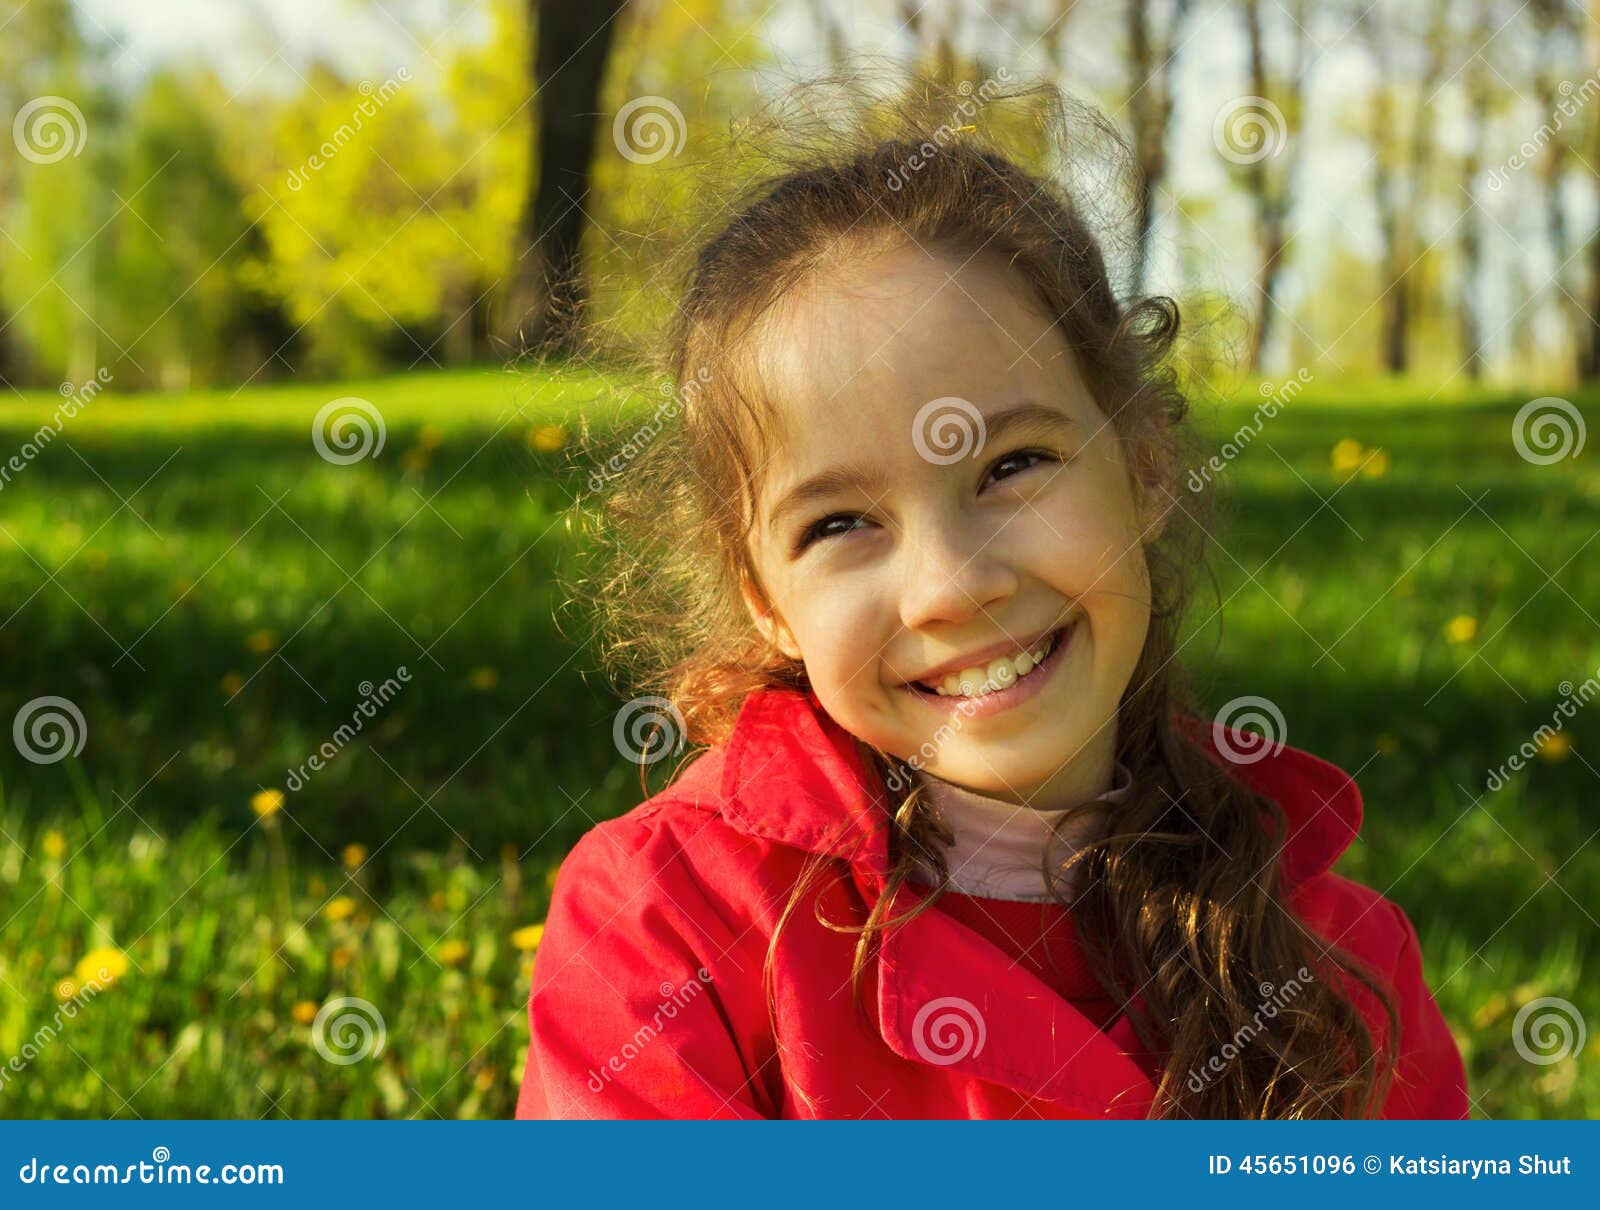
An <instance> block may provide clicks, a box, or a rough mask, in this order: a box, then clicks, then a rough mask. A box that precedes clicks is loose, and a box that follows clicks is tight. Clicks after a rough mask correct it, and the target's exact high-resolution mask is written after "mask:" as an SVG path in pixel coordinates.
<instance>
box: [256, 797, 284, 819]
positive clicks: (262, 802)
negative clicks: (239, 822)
mask: <svg viewBox="0 0 1600 1210" xmlns="http://www.w3.org/2000/svg"><path fill="white" fill-rule="evenodd" d="M250 809H251V810H252V811H254V812H255V813H256V814H257V815H259V816H261V817H262V818H263V819H265V818H266V817H267V816H269V815H276V814H277V813H278V812H279V811H281V810H283V791H282V790H257V791H256V792H255V793H254V794H252V795H251V796H250Z"/></svg>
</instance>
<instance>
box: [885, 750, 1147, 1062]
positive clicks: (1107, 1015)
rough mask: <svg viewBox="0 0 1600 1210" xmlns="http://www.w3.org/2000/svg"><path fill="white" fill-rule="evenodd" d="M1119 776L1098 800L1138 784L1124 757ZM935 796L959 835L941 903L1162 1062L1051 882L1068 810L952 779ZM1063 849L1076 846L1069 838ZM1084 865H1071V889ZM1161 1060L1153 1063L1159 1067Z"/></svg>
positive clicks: (929, 874)
mask: <svg viewBox="0 0 1600 1210" xmlns="http://www.w3.org/2000/svg"><path fill="white" fill-rule="evenodd" d="M1114 777H1115V784H1114V785H1113V787H1112V788H1111V789H1110V790H1108V791H1107V792H1106V793H1104V794H1102V795H1100V796H1099V799H1098V800H1097V801H1105V802H1121V801H1123V800H1124V799H1126V798H1127V797H1128V795H1129V793H1130V792H1131V791H1132V789H1133V777H1132V774H1131V773H1130V772H1129V770H1128V768H1127V766H1125V765H1124V764H1122V762H1121V761H1118V762H1117V763H1116V768H1115V773H1114ZM927 784H928V787H929V799H930V801H932V802H933V803H934V804H935V805H936V806H937V807H938V810H939V818H940V819H941V820H942V821H943V823H944V825H945V826H946V827H947V828H949V829H950V831H951V832H952V833H953V834H954V836H955V843H954V844H952V845H951V846H950V847H949V848H948V849H947V850H946V853H947V857H948V860H949V863H950V889H949V890H948V891H946V892H945V893H944V894H943V895H941V896H940V897H939V902H938V905H937V908H936V909H935V910H939V911H943V912H944V913H945V914H946V915H949V916H952V917H954V918H955V919H956V920H958V921H959V922H960V923H962V924H964V925H965V926H966V927H967V928H969V929H971V930H972V931H973V932H975V933H977V934H978V935H979V936H980V937H984V938H986V939H987V940H988V941H990V942H991V943H992V944H993V945H995V946H997V947H998V948H999V949H1000V950H1001V951H1002V952H1003V953H1005V954H1008V955H1009V956H1010V957H1011V959H1012V961H1013V962H1015V963H1016V964H1017V965H1019V966H1021V967H1023V968H1024V969H1026V970H1028V971H1030V972H1032V973H1033V974H1034V975H1036V976H1037V977H1038V978H1039V979H1040V980H1041V981H1043V982H1044V983H1045V984H1046V985H1048V986H1049V987H1050V988H1051V989H1052V990H1054V991H1055V992H1056V994H1057V995H1060V996H1062V997H1063V998H1065V999H1067V1000H1069V1001H1071V1002H1072V1004H1073V1006H1074V1007H1075V1008H1077V1009H1078V1011H1079V1012H1081V1013H1083V1014H1084V1016H1086V1017H1088V1018H1089V1019H1090V1020H1091V1021H1093V1022H1094V1023H1095V1024H1096V1025H1097V1026H1099V1027H1100V1028H1101V1029H1103V1030H1106V1031H1107V1032H1108V1033H1109V1034H1110V1035H1111V1036H1113V1037H1115V1038H1117V1040H1118V1041H1119V1042H1121V1043H1122V1044H1123V1045H1124V1046H1125V1047H1126V1048H1127V1050H1128V1053H1130V1054H1134V1055H1136V1056H1139V1057H1140V1059H1141V1061H1147V1062H1149V1063H1151V1064H1153V1065H1154V1064H1156V1062H1157V1060H1156V1058H1155V1057H1154V1056H1150V1055H1145V1054H1144V1052H1143V1050H1142V1048H1141V1046H1140V1043H1139V1041H1138V1038H1137V1037H1136V1035H1135V1034H1134V1031H1133V1028H1132V1026H1131V1024H1130V1023H1129V1022H1128V1020H1127V1018H1126V1017H1124V1016H1123V1015H1122V1006H1121V1005H1120V1004H1118V1003H1117V1002H1116V1001H1115V1000H1113V999H1112V998H1111V997H1110V996H1108V995H1107V994H1106V990H1105V988H1104V987H1103V986H1102V985H1101V983H1100V981H1099V979H1098V978H1097V977H1096V976H1095V974H1094V970H1093V968H1092V967H1091V966H1090V964H1089V960H1088V957H1087V956H1086V955H1085V954H1084V953H1083V950H1082V948H1081V947H1080V946H1079V944H1078V940H1077V936H1076V934H1075V933H1074V931H1073V925H1072V921H1071V918H1070V915H1069V912H1068V909H1067V908H1065V907H1063V906H1062V905H1061V904H1060V903H1058V902H1056V901H1054V900H1053V899H1051V898H1050V896H1049V894H1048V892H1047V891H1046V889H1045V883H1044V874H1043V871H1042V869H1041V861H1040V858H1041V856H1042V852H1043V846H1044V843H1045V840H1046V839H1047V838H1048V836H1049V834H1050V824H1051V822H1053V821H1054V820H1056V819H1059V818H1060V815H1061V812H1059V811H1056V812H1047V811H1037V810H1035V809H1033V808H1032V807H1024V806H1018V805H1017V804H1016V803H1010V802H1006V801H1004V800H1003V799H998V798H990V797H988V796H987V795H983V794H976V793H973V792H972V791H971V790H967V789H965V788H963V787H960V786H955V785H952V784H951V783H949V782H945V781H939V780H937V779H934V778H929V779H928V783H927ZM1056 847H1057V851H1058V852H1060V853H1061V855H1062V860H1065V859H1066V857H1067V856H1068V855H1069V854H1070V849H1068V848H1066V847H1065V844H1064V842H1063V843H1059V844H1058V845H1057V846H1056ZM1080 875H1081V870H1079V869H1076V868H1075V869H1074V870H1072V871H1071V874H1070V877H1069V878H1068V880H1067V887H1068V890H1069V893H1070V891H1071V888H1072V887H1073V886H1074V885H1075V884H1076V880H1077V878H1078V877H1079V876H1080ZM911 877H912V880H913V881H915V882H919V883H921V884H923V885H925V886H932V885H934V883H935V881H936V880H935V875H934V872H933V870H932V868H931V867H929V866H927V865H925V864H921V863H919V865H918V866H917V867H916V868H915V869H914V870H913V871H912V875H911ZM1155 1069H1156V1068H1155V1067H1154V1066H1152V1070H1155Z"/></svg>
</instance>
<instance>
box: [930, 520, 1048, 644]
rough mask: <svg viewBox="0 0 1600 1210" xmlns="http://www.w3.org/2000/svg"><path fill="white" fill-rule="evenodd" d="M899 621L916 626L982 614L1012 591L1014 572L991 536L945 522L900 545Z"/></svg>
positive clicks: (1014, 592)
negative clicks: (900, 585)
mask: <svg viewBox="0 0 1600 1210" xmlns="http://www.w3.org/2000/svg"><path fill="white" fill-rule="evenodd" d="M902 559H903V560H904V570H903V579H902V583H903V587H902V589H901V594H900V620H901V623H902V624H903V625H904V626H905V627H906V628H907V629H908V630H914V629H917V628H919V627H925V626H928V625H931V624H935V623H938V622H962V621H966V620H967V619H969V618H971V617H973V616H975V615H976V616H981V615H982V614H983V613H984V611H985V610H992V609H993V608H994V607H995V606H996V605H999V604H1001V603H1002V602H1004V601H1005V600H1006V599H1007V598H1009V597H1011V596H1013V595H1015V594H1016V591H1017V587H1018V583H1019V581H1018V576H1017V573H1016V571H1015V569H1014V568H1013V567H1012V566H1011V564H1010V562H1009V561H1007V560H1006V559H1005V557H1004V554H1003V551H1002V550H1001V549H1000V546H999V543H998V542H997V541H996V536H995V534H994V533H993V532H992V531H990V532H983V533H979V532H977V531H976V530H973V529H969V528H964V527H961V526H958V525H953V524H950V523H946V524H943V525H939V526H933V527H929V528H925V529H923V530H922V531H921V532H920V533H918V534H917V535H916V536H915V538H914V540H913V541H910V542H907V543H905V544H904V546H903V548H902Z"/></svg>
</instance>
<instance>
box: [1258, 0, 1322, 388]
mask: <svg viewBox="0 0 1600 1210" xmlns="http://www.w3.org/2000/svg"><path fill="white" fill-rule="evenodd" d="M1305 9H1306V6H1305V4H1304V2H1303V0H1301V3H1298V4H1296V5H1295V8H1294V10H1293V11H1292V12H1290V13H1288V14H1287V15H1288V17H1289V22H1290V24H1291V25H1292V26H1293V33H1292V34H1291V37H1292V39H1293V41H1294V50H1295V53H1294V61H1293V62H1292V63H1291V64H1290V67H1289V72H1288V79H1287V80H1286V82H1285V85H1284V87H1283V89H1282V93H1283V96H1284V99H1285V105H1284V107H1283V109H1282V110H1280V112H1281V113H1283V119H1284V130H1283V139H1284V147H1283V148H1281V149H1280V150H1279V152H1278V153H1277V154H1275V155H1269V156H1262V157H1259V158H1256V159H1253V160H1252V161H1251V162H1250V163H1248V164H1246V165H1245V169H1244V180H1245V184H1246V186H1247V188H1248V189H1249V191H1250V195H1251V198H1252V200H1253V201H1254V202H1255V210H1256V247H1257V253H1258V259H1257V262H1256V281H1255V293H1256V314H1255V322H1254V323H1253V324H1251V326H1250V344H1249V351H1248V354H1247V356H1248V361H1249V368H1250V372H1251V373H1252V374H1258V373H1260V372H1261V360H1262V355H1263V353H1264V352H1265V350H1266V348H1267V345H1268V342H1269V341H1270V340H1271V339H1272V334H1273V329H1274V327H1275V323H1276V320H1277V314H1276V307H1277V305H1278V281H1279V279H1280V276H1281V273H1282V269H1283V263H1284V257H1285V253H1286V252H1287V251H1288V247H1289V214H1290V208H1291V206H1292V205H1293V201H1294V187H1295V180H1296V178H1297V176H1298V175H1299V174H1298V171H1297V170H1298V166H1299V161H1300V151H1301V146H1302V144H1301V140H1300V138H1299V131H1298V130H1296V129H1295V127H1296V125H1297V124H1298V123H1299V121H1300V114H1301V112H1302V110H1303V108H1304V104H1303V102H1304V97H1305V85H1306V72H1307V69H1308V57H1307V53H1306V43H1307V40H1308V38H1309V35H1308V33H1307V32H1306V23H1307V21H1308V20H1309V19H1310V18H1309V17H1308V16H1307V14H1306V11H1305ZM1244 24H1245V45H1246V47H1247V49H1248V53H1249V63H1250V87H1251V91H1252V93H1253V95H1255V96H1257V97H1260V98H1262V99H1263V100H1266V99H1267V98H1268V97H1269V95H1270V94H1269V89H1271V87H1272V80H1271V78H1270V74H1271V73H1270V72H1269V71H1268V69H1267V55H1266V44H1265V38H1264V36H1263V33H1262V26H1261V5H1260V3H1259V0H1245V3H1244ZM1269 137H1270V136H1269ZM1279 156H1281V157H1282V161H1281V165H1280V166H1277V168H1276V171H1274V165H1273V163H1272V162H1273V161H1274V160H1277V159H1278V158H1279Z"/></svg>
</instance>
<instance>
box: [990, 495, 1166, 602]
mask: <svg viewBox="0 0 1600 1210" xmlns="http://www.w3.org/2000/svg"><path fill="white" fill-rule="evenodd" d="M1014 524H1016V525H1018V526H1020V537H1021V543H1020V549H1021V550H1022V551H1024V552H1025V555H1024V557H1025V558H1026V560H1027V562H1028V565H1029V568H1030V570H1031V571H1032V573H1033V574H1034V575H1035V576H1036V577H1037V578H1038V579H1040V580H1042V581H1044V582H1045V583H1047V584H1049V585H1050V586H1051V587H1053V588H1055V589H1056V590H1057V591H1059V592H1061V593H1062V594H1063V595H1065V596H1070V597H1086V598H1093V597H1097V596H1098V597H1108V598H1133V599H1134V600H1141V601H1145V602H1148V600H1149V577H1148V574H1147V571H1146V563H1145V558H1144V547H1143V544H1142V543H1141V542H1140V536H1139V531H1138V528H1137V526H1136V525H1135V524H1134V523H1133V520H1132V514H1131V512H1130V511H1129V510H1127V509H1125V508H1124V507H1123V502H1122V501H1121V500H1118V499H1116V498H1115V496H1112V498H1111V502H1110V503H1109V504H1108V502H1107V495H1106V493H1105V492H1104V490H1103V489H1101V490H1091V488H1090V485H1085V490H1081V491H1063V492H1061V493H1059V494H1058V495H1057V496H1055V497H1054V498H1052V499H1051V500H1050V501H1048V503H1047V505H1046V506H1045V507H1036V508H1035V509H1024V510H1023V511H1022V512H1021V513H1020V514H1019V515H1018V517H1017V518H1016V520H1015V522H1014Z"/></svg>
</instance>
